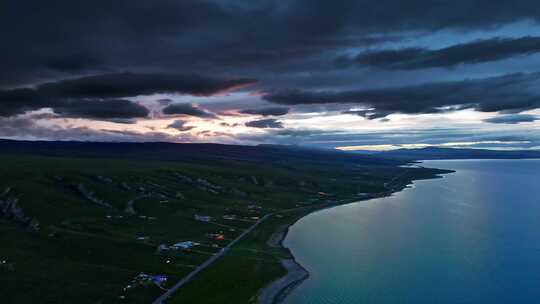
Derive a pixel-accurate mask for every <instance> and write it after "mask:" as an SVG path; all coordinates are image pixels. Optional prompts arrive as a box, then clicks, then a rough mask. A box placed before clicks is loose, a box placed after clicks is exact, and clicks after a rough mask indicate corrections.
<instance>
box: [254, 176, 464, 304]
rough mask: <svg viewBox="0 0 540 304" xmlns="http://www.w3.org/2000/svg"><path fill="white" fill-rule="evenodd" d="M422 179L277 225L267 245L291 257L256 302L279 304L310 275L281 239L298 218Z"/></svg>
mask: <svg viewBox="0 0 540 304" xmlns="http://www.w3.org/2000/svg"><path fill="white" fill-rule="evenodd" d="M442 171H446V172H442V173H439V174H435V175H434V176H432V177H430V178H428V179H437V178H442V177H443V176H444V174H450V173H454V172H455V171H453V170H442ZM418 180H423V178H420V179H416V180H411V181H410V182H409V183H407V184H405V185H401V187H399V188H394V189H389V191H387V192H383V193H381V194H379V195H374V196H372V197H363V198H356V199H345V200H344V201H342V202H340V203H334V204H331V205H327V206H322V207H320V208H315V209H313V210H309V211H308V212H306V213H305V214H302V215H301V216H299V217H298V218H296V219H295V220H294V221H293V222H291V223H288V224H285V225H281V226H279V227H278V228H277V229H276V231H274V233H272V235H271V236H270V238H269V239H268V241H267V244H268V246H270V247H273V248H280V249H282V250H286V251H288V252H289V254H290V256H291V258H289V259H281V260H280V262H281V264H282V266H283V267H284V268H285V270H286V271H287V274H285V275H284V276H282V277H280V278H277V279H276V280H274V281H272V282H271V283H269V284H267V285H266V286H265V287H263V288H262V289H261V290H260V291H259V294H258V295H257V301H256V303H257V304H279V303H281V302H283V301H284V300H285V298H286V297H287V296H288V295H289V294H290V293H291V292H292V291H293V290H294V289H295V288H296V287H298V286H300V284H302V282H304V281H305V280H307V279H308V278H309V276H310V273H309V271H308V270H307V269H305V268H304V267H303V266H302V265H301V264H300V263H298V261H296V257H295V256H294V254H293V253H292V252H291V251H290V249H289V248H286V247H285V246H283V241H284V240H285V238H286V237H287V234H288V233H289V228H290V227H291V226H292V225H294V224H296V222H298V221H299V220H300V219H302V218H303V217H305V216H307V215H309V214H311V213H314V212H318V211H321V210H324V209H328V208H334V207H337V206H343V205H348V204H353V203H359V202H364V201H369V200H372V199H377V198H382V197H388V196H392V195H393V194H394V193H398V192H401V191H403V190H404V189H407V188H409V187H410V186H411V185H414V182H415V181H418Z"/></svg>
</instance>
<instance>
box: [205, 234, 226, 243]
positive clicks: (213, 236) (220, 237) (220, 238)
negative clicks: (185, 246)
mask: <svg viewBox="0 0 540 304" xmlns="http://www.w3.org/2000/svg"><path fill="white" fill-rule="evenodd" d="M206 236H207V237H208V238H210V239H213V240H216V241H223V240H225V235H223V234H221V233H208V234H207V235H206Z"/></svg>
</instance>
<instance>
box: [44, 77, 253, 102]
mask: <svg viewBox="0 0 540 304" xmlns="http://www.w3.org/2000/svg"><path fill="white" fill-rule="evenodd" d="M254 82H255V80H253V79H231V80H226V79H216V78H210V77H203V76H198V75H178V74H135V73H118V74H105V75H97V76H88V77H82V78H77V79H73V80H64V81H59V82H53V83H47V84H43V85H40V86H39V87H38V91H39V92H41V93H42V94H45V95H49V96H58V97H69V98H111V97H112V98H115V97H127V96H136V95H151V94H156V93H177V94H189V95H200V96H209V95H213V94H216V93H219V92H221V91H225V90H229V89H232V88H235V87H239V86H244V85H248V84H253V83H254Z"/></svg>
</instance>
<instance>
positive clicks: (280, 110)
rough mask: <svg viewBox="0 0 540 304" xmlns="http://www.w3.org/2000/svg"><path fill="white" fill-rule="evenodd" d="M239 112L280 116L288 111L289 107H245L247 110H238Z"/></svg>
mask: <svg viewBox="0 0 540 304" xmlns="http://www.w3.org/2000/svg"><path fill="white" fill-rule="evenodd" d="M240 113H243V114H253V115H262V116H282V115H285V114H287V113H289V108H286V107H271V108H261V109H247V110H242V111H240Z"/></svg>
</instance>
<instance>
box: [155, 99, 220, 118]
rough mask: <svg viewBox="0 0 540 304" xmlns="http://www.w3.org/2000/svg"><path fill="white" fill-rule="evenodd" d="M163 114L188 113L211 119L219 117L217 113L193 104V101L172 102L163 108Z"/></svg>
mask: <svg viewBox="0 0 540 304" xmlns="http://www.w3.org/2000/svg"><path fill="white" fill-rule="evenodd" d="M163 114H167V115H188V116H194V117H199V118H210V119H216V118H218V117H217V115H216V114H214V113H212V112H210V111H208V110H205V109H202V108H200V107H199V106H197V105H194V104H191V103H173V104H170V105H168V106H166V107H165V108H164V109H163Z"/></svg>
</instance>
